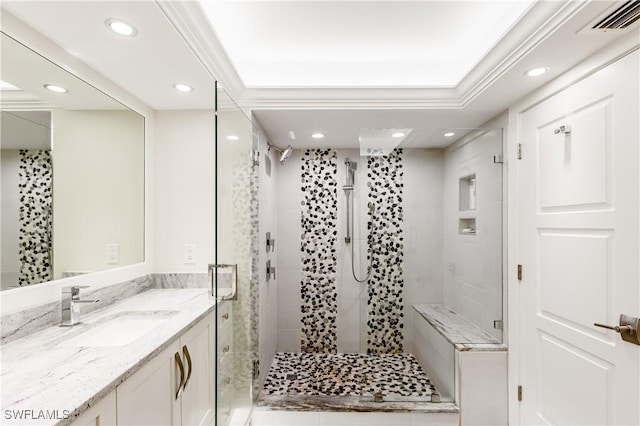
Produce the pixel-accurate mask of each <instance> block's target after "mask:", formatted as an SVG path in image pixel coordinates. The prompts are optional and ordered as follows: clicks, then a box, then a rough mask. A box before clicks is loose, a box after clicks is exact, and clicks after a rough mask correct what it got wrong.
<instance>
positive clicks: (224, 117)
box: [210, 88, 258, 426]
mask: <svg viewBox="0 0 640 426" xmlns="http://www.w3.org/2000/svg"><path fill="white" fill-rule="evenodd" d="M253 133H254V132H253V126H252V124H251V121H250V120H249V119H248V118H247V117H246V116H245V115H244V113H243V112H242V110H241V109H240V108H238V107H237V106H236V105H235V104H234V103H233V101H232V100H231V98H230V97H229V96H228V94H227V93H226V92H225V91H224V90H223V89H220V88H217V89H216V140H215V144H216V208H215V209H216V218H215V221H216V227H215V228H216V231H215V243H216V254H215V265H212V267H210V272H211V273H212V274H213V277H212V278H213V291H214V295H215V297H216V299H217V300H218V306H217V311H216V312H217V313H216V425H218V426H227V425H245V424H247V422H248V419H249V417H250V415H251V406H252V402H253V370H254V367H253V365H254V360H255V359H256V358H257V330H256V329H257V297H256V295H255V291H256V290H257V277H258V274H257V230H258V215H257V210H258V201H257V184H258V182H257V170H256V168H255V167H254V165H253V151H254V142H253Z"/></svg>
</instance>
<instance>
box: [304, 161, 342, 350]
mask: <svg viewBox="0 0 640 426" xmlns="http://www.w3.org/2000/svg"><path fill="white" fill-rule="evenodd" d="M337 173H338V163H337V155H336V152H335V151H334V150H330V149H307V150H305V151H304V152H303V154H302V202H301V203H302V214H301V221H302V222H301V223H302V235H301V239H302V241H301V245H300V248H301V251H302V256H301V258H302V265H301V272H302V277H301V280H302V282H301V295H302V341H301V343H302V344H301V350H302V352H319V353H336V352H337V335H336V318H337V313H338V305H337V300H338V294H337V291H336V275H337V268H336V265H337V256H336V244H337V234H338V231H337V227H338V222H337V220H338V195H337V182H336V175H337Z"/></svg>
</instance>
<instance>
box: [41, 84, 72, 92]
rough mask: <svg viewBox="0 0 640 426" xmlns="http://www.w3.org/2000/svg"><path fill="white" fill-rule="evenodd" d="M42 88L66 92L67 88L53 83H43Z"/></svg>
mask: <svg viewBox="0 0 640 426" xmlns="http://www.w3.org/2000/svg"><path fill="white" fill-rule="evenodd" d="M44 88H45V89H47V90H51V91H52V92H56V93H67V92H68V90H67V89H65V88H64V87H60V86H56V85H55V84H45V85H44Z"/></svg>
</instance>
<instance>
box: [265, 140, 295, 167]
mask: <svg viewBox="0 0 640 426" xmlns="http://www.w3.org/2000/svg"><path fill="white" fill-rule="evenodd" d="M271 148H273V149H275V150H276V151H278V152H279V153H280V159H279V160H278V161H280V164H282V165H284V163H286V162H287V160H288V159H289V157H291V153H292V152H293V147H292V146H291V145H287V147H286V148H285V149H280V148H278V147H277V146H275V145H271V143H270V142H268V141H267V152H268V151H269V150H271Z"/></svg>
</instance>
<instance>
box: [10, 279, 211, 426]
mask: <svg viewBox="0 0 640 426" xmlns="http://www.w3.org/2000/svg"><path fill="white" fill-rule="evenodd" d="M215 304H216V303H215V300H214V299H213V298H211V297H210V296H209V295H208V291H207V290H206V289H163V290H149V291H146V292H143V293H140V294H138V295H135V296H132V297H130V298H127V299H125V300H123V301H122V302H119V303H116V304H114V305H112V306H109V307H107V308H105V309H102V310H100V311H95V312H93V313H90V314H86V315H85V316H81V319H82V323H81V324H78V325H76V326H73V327H58V326H54V327H49V328H47V329H45V330H42V331H40V332H37V333H34V334H32V335H29V336H26V337H24V338H21V339H18V340H15V341H13V342H10V343H7V344H5V345H3V346H2V348H1V349H0V361H1V363H2V364H1V365H2V368H1V372H0V383H1V384H2V395H1V408H2V413H0V416H1V417H0V418H2V421H1V422H2V424H3V425H24V424H29V425H66V424H69V423H71V422H72V421H73V420H74V419H75V418H77V417H78V416H79V415H81V414H82V413H84V412H85V411H86V410H87V409H88V408H90V407H92V406H94V405H95V404H96V403H97V402H98V401H100V399H102V398H103V397H104V396H106V395H107V394H108V393H109V392H111V391H113V390H114V389H115V388H116V386H118V385H119V384H120V383H122V382H123V381H124V380H126V379H127V378H128V377H130V376H131V375H132V374H133V373H135V372H136V371H137V370H138V369H140V367H142V366H143V365H144V364H145V363H146V362H148V361H149V360H151V359H152V358H153V357H154V356H156V355H158V354H159V353H160V352H161V351H162V350H164V349H165V348H166V347H168V346H169V345H170V344H171V343H172V342H173V341H175V339H177V338H178V337H179V336H180V335H181V334H183V333H184V332H185V331H187V330H188V329H189V328H191V327H192V326H194V325H195V324H196V323H197V322H198V321H200V320H201V319H203V318H204V317H205V316H207V315H208V314H209V313H211V312H212V311H213V310H214V309H215ZM168 311H170V312H168ZM132 312H135V313H136V314H144V313H146V314H149V315H156V314H158V313H159V314H160V315H167V314H168V315H170V318H168V319H167V321H165V322H163V323H162V326H157V327H155V328H154V329H153V330H151V331H149V332H148V333H146V334H145V335H143V336H142V337H140V338H139V339H137V340H135V341H134V342H132V343H130V344H127V345H123V346H111V347H69V346H66V345H65V344H64V343H63V342H65V341H66V340H67V339H68V338H70V337H72V336H75V335H77V334H79V333H80V332H81V330H84V329H87V328H91V327H95V326H96V325H99V324H102V323H104V321H105V319H107V318H110V317H114V316H119V315H123V314H127V313H132ZM21 410H31V413H29V412H24V411H21ZM47 410H48V412H49V413H48V414H47V413H41V411H44V412H46V411H47ZM19 413H22V415H23V417H24V416H25V414H27V415H28V417H29V418H27V419H23V420H19V419H17V418H16V416H18V414H19ZM40 414H44V417H47V416H48V417H55V418H53V419H46V418H40V419H38V418H37V417H38V416H39V415H40ZM64 417H67V418H64Z"/></svg>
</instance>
